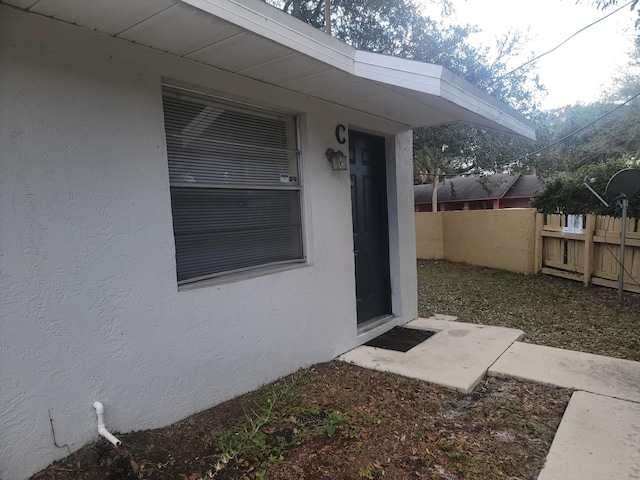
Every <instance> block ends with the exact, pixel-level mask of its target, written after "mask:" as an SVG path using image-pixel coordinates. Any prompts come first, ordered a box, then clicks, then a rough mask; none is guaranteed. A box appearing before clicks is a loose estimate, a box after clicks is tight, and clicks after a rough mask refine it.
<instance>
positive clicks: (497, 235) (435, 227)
mask: <svg viewBox="0 0 640 480" xmlns="http://www.w3.org/2000/svg"><path fill="white" fill-rule="evenodd" d="M415 217H416V246H417V248H416V252H417V257H418V258H423V259H444V260H449V261H452V262H464V263H468V264H471V265H479V266H483V267H491V268H499V269H502V270H509V271H512V272H518V273H524V274H532V273H534V272H535V226H536V212H535V209H530V208H527V209H502V210H475V211H454V212H436V213H432V212H420V213H416V214H415Z"/></svg>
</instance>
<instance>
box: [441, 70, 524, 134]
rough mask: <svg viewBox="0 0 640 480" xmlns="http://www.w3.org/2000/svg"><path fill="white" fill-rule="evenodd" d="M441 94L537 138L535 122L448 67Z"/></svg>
mask: <svg viewBox="0 0 640 480" xmlns="http://www.w3.org/2000/svg"><path fill="white" fill-rule="evenodd" d="M440 95H441V96H442V98H443V99H445V100H449V101H450V102H452V103H454V104H456V105H460V106H462V107H464V108H466V109H467V110H471V111H473V112H477V114H478V115H481V116H482V117H484V118H486V119H488V120H491V121H492V122H494V123H497V124H499V125H503V126H505V127H507V128H509V129H510V130H512V131H513V132H516V133H518V134H519V135H522V136H524V137H527V138H530V139H531V140H535V125H534V124H533V122H531V121H529V120H527V119H526V118H525V117H524V116H522V115H520V114H519V113H518V112H516V111H515V110H513V109H511V108H509V107H508V106H506V105H505V104H503V103H502V102H500V101H499V100H497V99H496V98H494V97H492V96H491V95H489V94H488V93H486V92H483V91H482V90H480V89H479V88H478V87H476V86H475V85H473V84H472V83H470V82H468V81H466V80H464V79H463V78H461V77H458V76H457V75H455V74H454V73H452V72H451V71H449V70H447V69H443V76H442V86H441V94H440Z"/></svg>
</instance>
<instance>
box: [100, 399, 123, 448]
mask: <svg viewBox="0 0 640 480" xmlns="http://www.w3.org/2000/svg"><path fill="white" fill-rule="evenodd" d="M93 408H95V409H96V413H97V414H98V433H99V434H100V435H102V436H103V437H104V438H106V439H107V440H109V441H110V442H111V443H113V444H114V445H115V446H116V447H119V446H120V444H121V443H122V442H121V441H120V440H118V439H117V438H116V437H114V436H113V435H112V434H111V432H110V431H109V430H107V427H105V425H104V405H102V403H100V402H93Z"/></svg>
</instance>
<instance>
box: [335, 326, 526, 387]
mask: <svg viewBox="0 0 640 480" xmlns="http://www.w3.org/2000/svg"><path fill="white" fill-rule="evenodd" d="M452 318H455V317H445V316H436V317H431V318H418V319H416V320H414V321H412V322H409V323H407V324H406V325H405V327H408V328H418V329H423V330H433V331H436V332H437V333H436V334H435V335H434V336H432V337H431V338H429V339H428V340H425V341H424V342H422V343H421V344H419V345H418V346H416V347H414V348H412V349H411V350H409V351H408V352H405V353H403V352H396V351H392V350H385V349H381V348H377V347H369V346H366V345H363V346H360V347H358V348H355V349H354V350H351V351H350V352H347V353H345V354H344V355H342V356H341V357H340V359H341V360H343V361H345V362H349V363H353V364H355V365H359V366H361V367H365V368H370V369H373V370H379V371H386V372H393V373H397V374H399V375H404V376H406V377H411V378H417V379H420V380H424V381H426V382H430V383H435V384H437V385H441V386H444V387H448V388H452V389H455V390H458V391H460V392H462V393H469V392H471V391H472V390H473V389H474V388H475V387H476V385H478V383H480V381H481V380H482V379H483V378H484V376H485V375H486V373H487V370H488V368H489V367H490V366H491V365H492V364H493V363H494V362H495V361H496V360H497V359H498V357H499V356H500V355H502V354H503V353H504V352H505V351H506V350H507V349H508V348H509V346H510V345H511V344H513V342H515V341H517V340H519V339H521V338H522V336H523V333H522V331H520V330H516V329H512V328H503V327H489V326H483V325H474V324H470V323H461V322H456V321H453V320H451V319H452Z"/></svg>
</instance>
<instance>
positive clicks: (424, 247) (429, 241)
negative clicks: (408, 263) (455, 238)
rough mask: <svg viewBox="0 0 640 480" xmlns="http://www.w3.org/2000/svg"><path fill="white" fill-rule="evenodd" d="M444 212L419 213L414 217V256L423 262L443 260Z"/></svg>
mask: <svg viewBox="0 0 640 480" xmlns="http://www.w3.org/2000/svg"><path fill="white" fill-rule="evenodd" d="M444 214H445V212H428V213H427V212H424V213H423V212H420V213H416V215H415V225H416V254H417V257H418V258H422V259H424V260H440V259H443V258H444V239H443V237H442V235H443V218H444Z"/></svg>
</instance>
